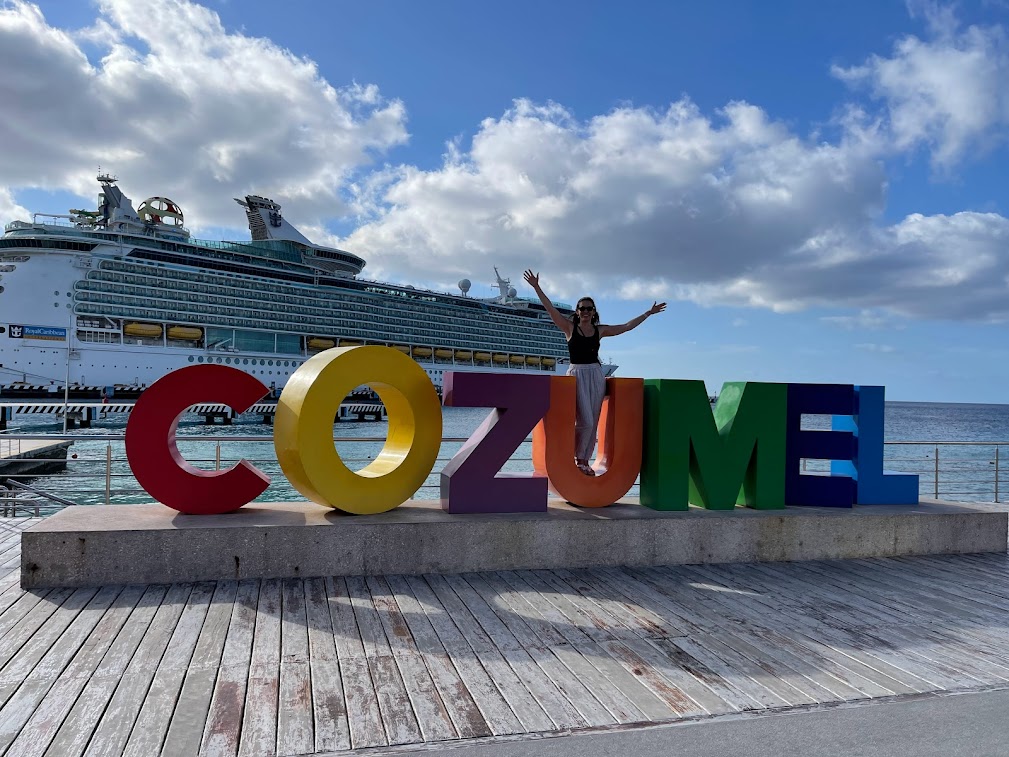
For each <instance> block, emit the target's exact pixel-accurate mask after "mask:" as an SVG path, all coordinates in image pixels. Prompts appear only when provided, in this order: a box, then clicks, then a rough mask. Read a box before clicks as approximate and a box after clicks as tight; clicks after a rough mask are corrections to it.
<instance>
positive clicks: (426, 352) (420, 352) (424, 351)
mask: <svg viewBox="0 0 1009 757" xmlns="http://www.w3.org/2000/svg"><path fill="white" fill-rule="evenodd" d="M433 351H434V350H432V349H431V348H430V347H414V348H413V356H414V357H431V353H432V352H433Z"/></svg>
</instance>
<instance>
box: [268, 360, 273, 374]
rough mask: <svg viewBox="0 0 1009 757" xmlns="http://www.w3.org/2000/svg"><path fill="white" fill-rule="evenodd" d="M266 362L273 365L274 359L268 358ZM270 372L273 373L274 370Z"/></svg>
mask: <svg viewBox="0 0 1009 757" xmlns="http://www.w3.org/2000/svg"><path fill="white" fill-rule="evenodd" d="M266 364H267V365H273V361H272V360H267V361H266ZM270 373H273V371H270Z"/></svg>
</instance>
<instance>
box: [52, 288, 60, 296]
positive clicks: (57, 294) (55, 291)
mask: <svg viewBox="0 0 1009 757" xmlns="http://www.w3.org/2000/svg"><path fill="white" fill-rule="evenodd" d="M53 294H55V295H56V296H57V297H59V296H60V291H59V290H58V289H54V290H53Z"/></svg>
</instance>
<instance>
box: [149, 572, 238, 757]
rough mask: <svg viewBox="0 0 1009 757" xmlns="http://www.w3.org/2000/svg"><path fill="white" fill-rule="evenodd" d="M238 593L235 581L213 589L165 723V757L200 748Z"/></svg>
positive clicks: (221, 582) (190, 752)
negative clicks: (177, 693) (170, 712)
mask: <svg viewBox="0 0 1009 757" xmlns="http://www.w3.org/2000/svg"><path fill="white" fill-rule="evenodd" d="M237 594H238V582H237V581H219V582H218V583H217V585H216V586H215V587H214V594H213V597H212V598H211V600H210V606H209V608H208V609H207V612H206V616H205V619H204V621H203V626H202V628H201V629H200V631H199V637H198V639H197V641H196V646H195V649H194V650H193V655H192V658H191V660H190V661H189V664H188V669H187V670H186V671H185V677H184V680H183V682H182V689H181V691H180V692H179V696H178V699H177V700H176V702H175V709H174V712H173V713H172V714H171V719H170V722H169V724H168V733H167V735H166V736H165V742H164V746H163V747H162V751H163V752H164V753H165V754H180V755H181V754H196V753H197V752H198V751H199V749H200V743H201V741H202V739H203V732H204V729H205V727H206V724H207V717H208V713H209V711H210V701H211V698H212V696H213V692H214V684H215V683H216V681H217V672H218V669H219V668H220V666H221V656H222V655H223V653H224V645H225V641H226V639H227V635H228V626H229V625H230V623H231V616H232V614H233V612H234V605H235V598H236V596H237ZM180 624H181V623H180ZM166 661H167V655H166Z"/></svg>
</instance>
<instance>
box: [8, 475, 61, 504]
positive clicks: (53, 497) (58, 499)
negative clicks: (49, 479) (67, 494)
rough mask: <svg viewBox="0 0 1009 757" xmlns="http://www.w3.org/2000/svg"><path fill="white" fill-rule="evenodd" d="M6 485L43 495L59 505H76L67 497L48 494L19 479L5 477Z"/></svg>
mask: <svg viewBox="0 0 1009 757" xmlns="http://www.w3.org/2000/svg"><path fill="white" fill-rule="evenodd" d="M7 486H16V487H17V488H18V489H24V490H25V491H27V492H31V493H32V494H35V495H38V496H39V497H45V498H46V499H51V500H52V501H53V502H55V503H56V504H59V505H66V506H67V507H76V505H77V503H76V502H71V501H70V500H69V499H63V498H62V497H57V496H56V495H55V494H49V493H48V492H44V491H42V490H41V489H36V488H34V487H32V486H28V485H27V484H22V483H21V482H20V481H14V480H13V479H11V478H8V479H7Z"/></svg>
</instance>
